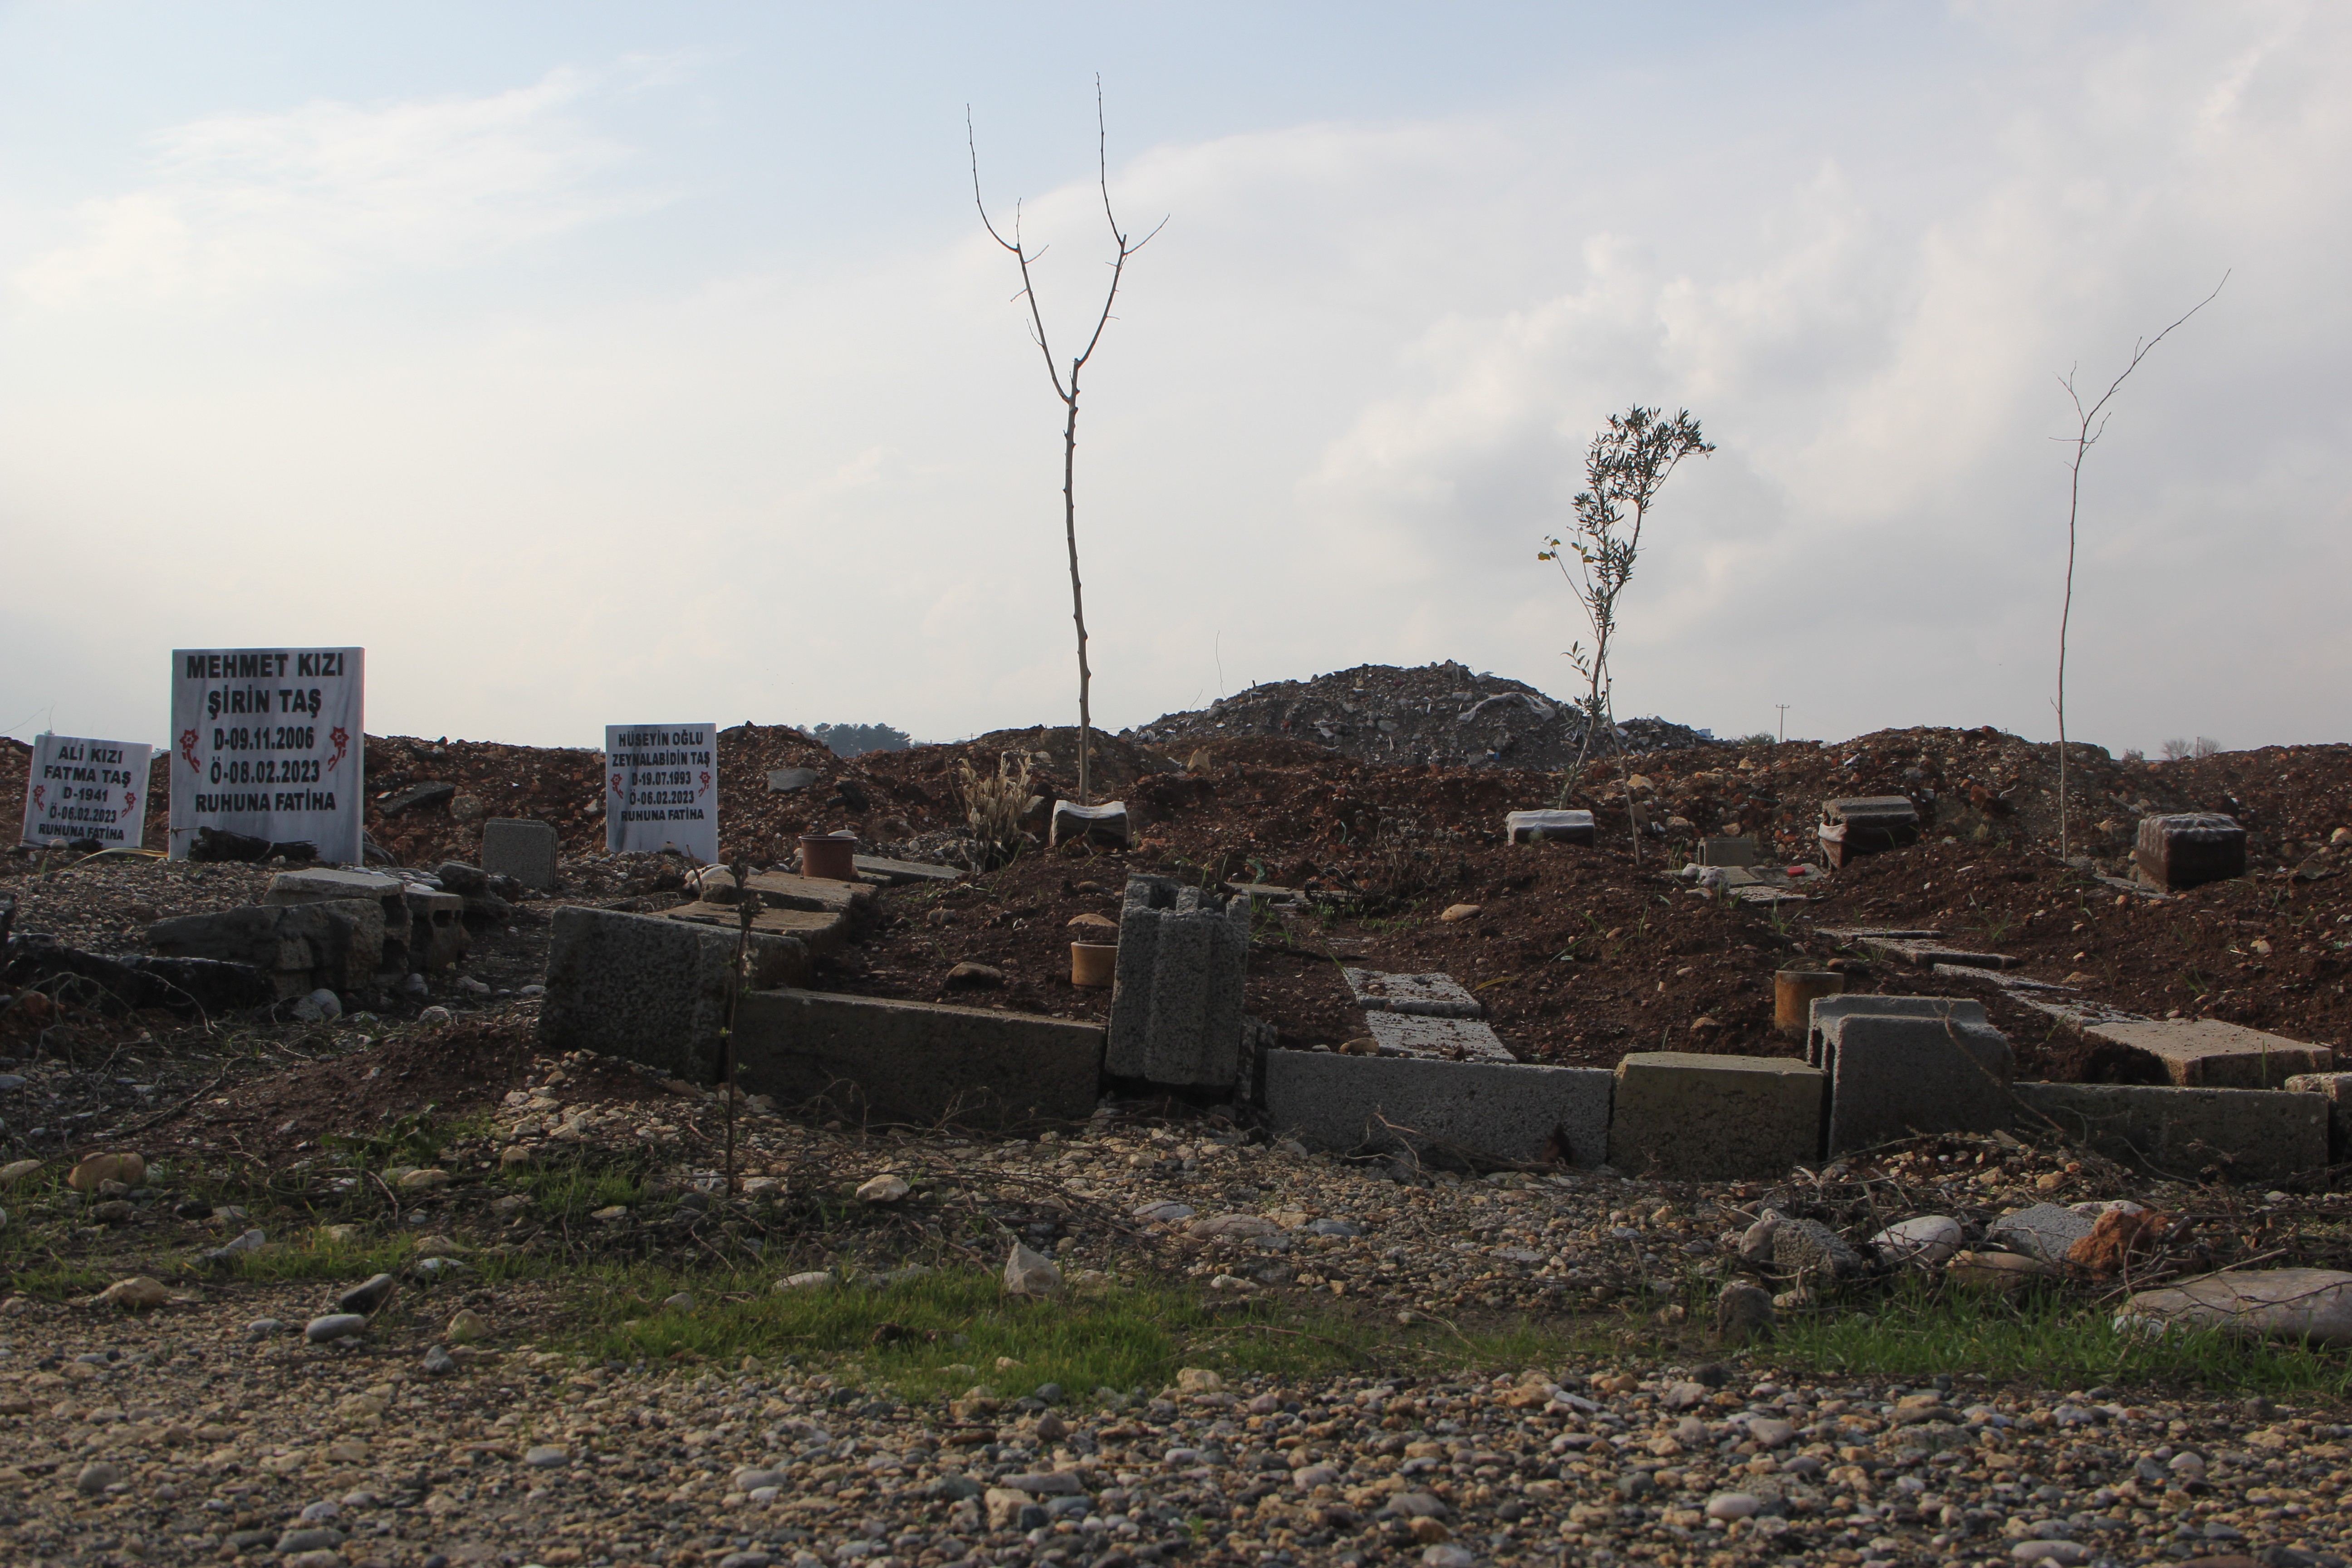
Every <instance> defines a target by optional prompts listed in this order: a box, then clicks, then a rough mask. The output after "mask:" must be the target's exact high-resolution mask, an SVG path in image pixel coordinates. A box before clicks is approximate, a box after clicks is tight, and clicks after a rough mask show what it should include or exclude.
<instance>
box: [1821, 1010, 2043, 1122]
mask: <svg viewBox="0 0 2352 1568" xmlns="http://www.w3.org/2000/svg"><path fill="white" fill-rule="evenodd" d="M1821 1065H1822V1068H1823V1069H1824V1070H1825V1071H1826V1072H1828V1074H1829V1078H1830V1110H1829V1137H1828V1142H1827V1148H1826V1152H1827V1153H1828V1154H1829V1155H1830V1156H1831V1157H1832V1158H1834V1157H1836V1156H1837V1155H1840V1154H1844V1153H1850V1152H1853V1151H1854V1150H1857V1149H1868V1148H1872V1147H1874V1146H1875V1145H1877V1144H1880V1143H1886V1142H1893V1141H1895V1140H1896V1139H1898V1138H1907V1137H1911V1136H1914V1135H1915V1134H1918V1133H1926V1132H1990V1131H1996V1130H1998V1129H2000V1128H2005V1127H2007V1126H2008V1125H2009V1124H2010V1121H2011V1118H2012V1116H2013V1114H2014V1111H2013V1109H2012V1107H2013V1101H2012V1100H2011V1095H2010V1091H2009V1085H2010V1079H2011V1076H2012V1075H2013V1072H2014V1070H2015V1065H2016V1058H2015V1056H2014V1055H2013V1053H2011V1050H2010V1047H2009V1040H2008V1038H2007V1037H2005V1036H2003V1035H2002V1034H2001V1033H2000V1030H1998V1029H1994V1028H1991V1027H1990V1026H1986V1025H1981V1024H1963V1023H1961V1022H1959V1021H1958V1019H1956V1018H1919V1017H1909V1018H1906V1017H1899V1016H1895V1017H1890V1016H1886V1015H1884V1014H1878V1013H1858V1012H1850V1011H1849V1012H1843V1013H1841V1014H1839V1015H1837V1016H1832V1017H1831V1018H1830V1019H1828V1020H1827V1021H1826V1022H1824V1023H1823V1024H1822V1064H1821Z"/></svg>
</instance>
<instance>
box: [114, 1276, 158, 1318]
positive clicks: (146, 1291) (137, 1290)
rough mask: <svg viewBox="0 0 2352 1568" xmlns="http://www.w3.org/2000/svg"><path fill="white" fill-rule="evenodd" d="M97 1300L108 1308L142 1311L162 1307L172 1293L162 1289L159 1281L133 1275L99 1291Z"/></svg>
mask: <svg viewBox="0 0 2352 1568" xmlns="http://www.w3.org/2000/svg"><path fill="white" fill-rule="evenodd" d="M98 1299H99V1300H100V1301H101V1302H103V1303H104V1304H106V1305H107V1306H110V1307H121V1308H123V1309H125V1310H131V1311H142V1310H146V1309H148V1308H150V1307H160V1306H162V1305H163V1304H164V1303H165V1302H166V1301H169V1300H171V1299H172V1292H171V1291H169V1290H167V1289H164V1287H163V1281H162V1280H160V1279H150V1278H148V1277H147V1276H146V1275H144V1274H134V1275H132V1276H131V1278H129V1279H117V1280H116V1281H115V1282H114V1283H113V1284H111V1285H109V1286H108V1287H107V1288H106V1289H103V1290H100V1292H99V1293H98Z"/></svg>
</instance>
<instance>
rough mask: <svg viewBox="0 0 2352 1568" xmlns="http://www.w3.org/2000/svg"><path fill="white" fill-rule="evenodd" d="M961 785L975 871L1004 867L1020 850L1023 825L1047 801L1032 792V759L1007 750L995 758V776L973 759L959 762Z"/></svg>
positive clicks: (959, 784) (957, 769)
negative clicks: (1025, 819) (978, 767)
mask: <svg viewBox="0 0 2352 1568" xmlns="http://www.w3.org/2000/svg"><path fill="white" fill-rule="evenodd" d="M956 773H957V783H958V788H959V789H960V790H961V793H962V795H963V806H964V820H965V821H966V822H967V823H969V824H970V825H971V836H972V838H973V839H974V841H975V848H974V850H973V859H974V861H975V862H976V864H975V865H974V866H973V869H974V870H979V871H984V870H987V869H989V868H992V867H995V866H1002V865H1003V864H1004V863H1005V862H1006V861H1008V860H1010V859H1012V858H1013V857H1014V856H1015V855H1017V854H1019V853H1020V852H1021V824H1022V821H1023V820H1024V818H1025V817H1027V816H1028V815H1029V814H1030V813H1031V812H1033V811H1034V810H1036V809H1037V808H1038V807H1039V806H1041V805H1045V797H1043V796H1042V795H1032V794H1030V793H1029V759H1028V758H1027V757H1026V756H1024V755H1022V754H1021V753H1019V752H1005V753H1004V754H1003V755H1002V756H1000V757H998V758H997V759H996V772H995V773H994V775H993V776H992V775H990V774H987V773H982V772H981V771H980V770H979V769H977V768H975V767H973V766H972V765H971V760H970V759H969V758H967V759H966V760H965V761H963V762H961V763H958V764H957V767H956Z"/></svg>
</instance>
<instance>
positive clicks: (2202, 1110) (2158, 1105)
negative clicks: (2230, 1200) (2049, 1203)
mask: <svg viewBox="0 0 2352 1568" xmlns="http://www.w3.org/2000/svg"><path fill="white" fill-rule="evenodd" d="M2016 1092H2017V1100H2018V1105H2019V1110H2018V1116H2017V1128H2018V1131H2021V1132H2031V1131H2056V1132H2057V1133H2059V1134H2060V1135H2061V1136H2063V1137H2064V1138H2065V1139H2067V1140H2068V1141H2069V1142H2076V1143H2081V1144H2084V1145H2085V1146H2087V1147H2088V1148H2091V1149H2093V1150H2095V1151H2096V1152H2099V1153H2102V1154H2105V1155H2106V1156H2107V1157H2108V1158H2109V1159H2113V1160H2121V1161H2124V1162H2126V1163H2130V1164H2137V1165H2144V1166H2146V1167H2147V1168H2148V1169H2150V1170H2153V1171H2156V1172H2158V1173H2160V1174H2165V1175H2174V1176H2187V1177H2194V1176H2196V1175H2198V1174H2199V1173H2201V1172H2203V1171H2204V1170H2205V1169H2206V1168H2207V1167H2208V1166H2219V1167H2220V1168H2221V1172H2222V1173H2223V1174H2225V1175H2226V1176H2228V1177H2229V1178H2230V1179H2231V1180H2232V1181H2242V1182H2278V1181H2284V1180H2286V1179H2288V1178H2289V1177H2293V1176H2301V1175H2307V1174H2309V1173H2312V1172H2314V1171H2316V1170H2318V1169H2319V1168H2320V1167H2322V1166H2324V1165H2325V1164H2326V1163H2327V1110H2328V1106H2327V1101H2326V1099H2325V1098H2324V1097H2322V1096H2320V1095H2316V1094H2299V1093H2296V1092H2295V1091H2294V1090H2292V1089H2174V1088H2172V1087H2170V1086H2168V1085H2164V1084H2138V1083H2021V1084H2019V1085H2017V1086H2016Z"/></svg>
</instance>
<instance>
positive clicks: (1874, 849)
mask: <svg viewBox="0 0 2352 1568" xmlns="http://www.w3.org/2000/svg"><path fill="white" fill-rule="evenodd" d="M1918 837H1919V808H1918V807H1917V806H1916V805H1912V804H1911V800H1910V797H1908V796H1907V795H1856V796H1853V797H1850V798H1847V799H1844V800H1832V801H1825V802H1823V803H1822V826H1821V840H1822V851H1823V853H1825V854H1826V855H1827V856H1828V858H1829V863H1830V864H1831V865H1832V866H1843V865H1845V864H1846V863H1847V862H1848V861H1849V860H1852V859H1853V858H1854V857H1855V856H1857V855H1875V854H1877V853H1878V852H1879V851H1880V850H1882V849H1893V848H1896V847H1900V846H1902V845H1905V844H1910V843H1915V842H1916V841H1917V839H1918Z"/></svg>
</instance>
